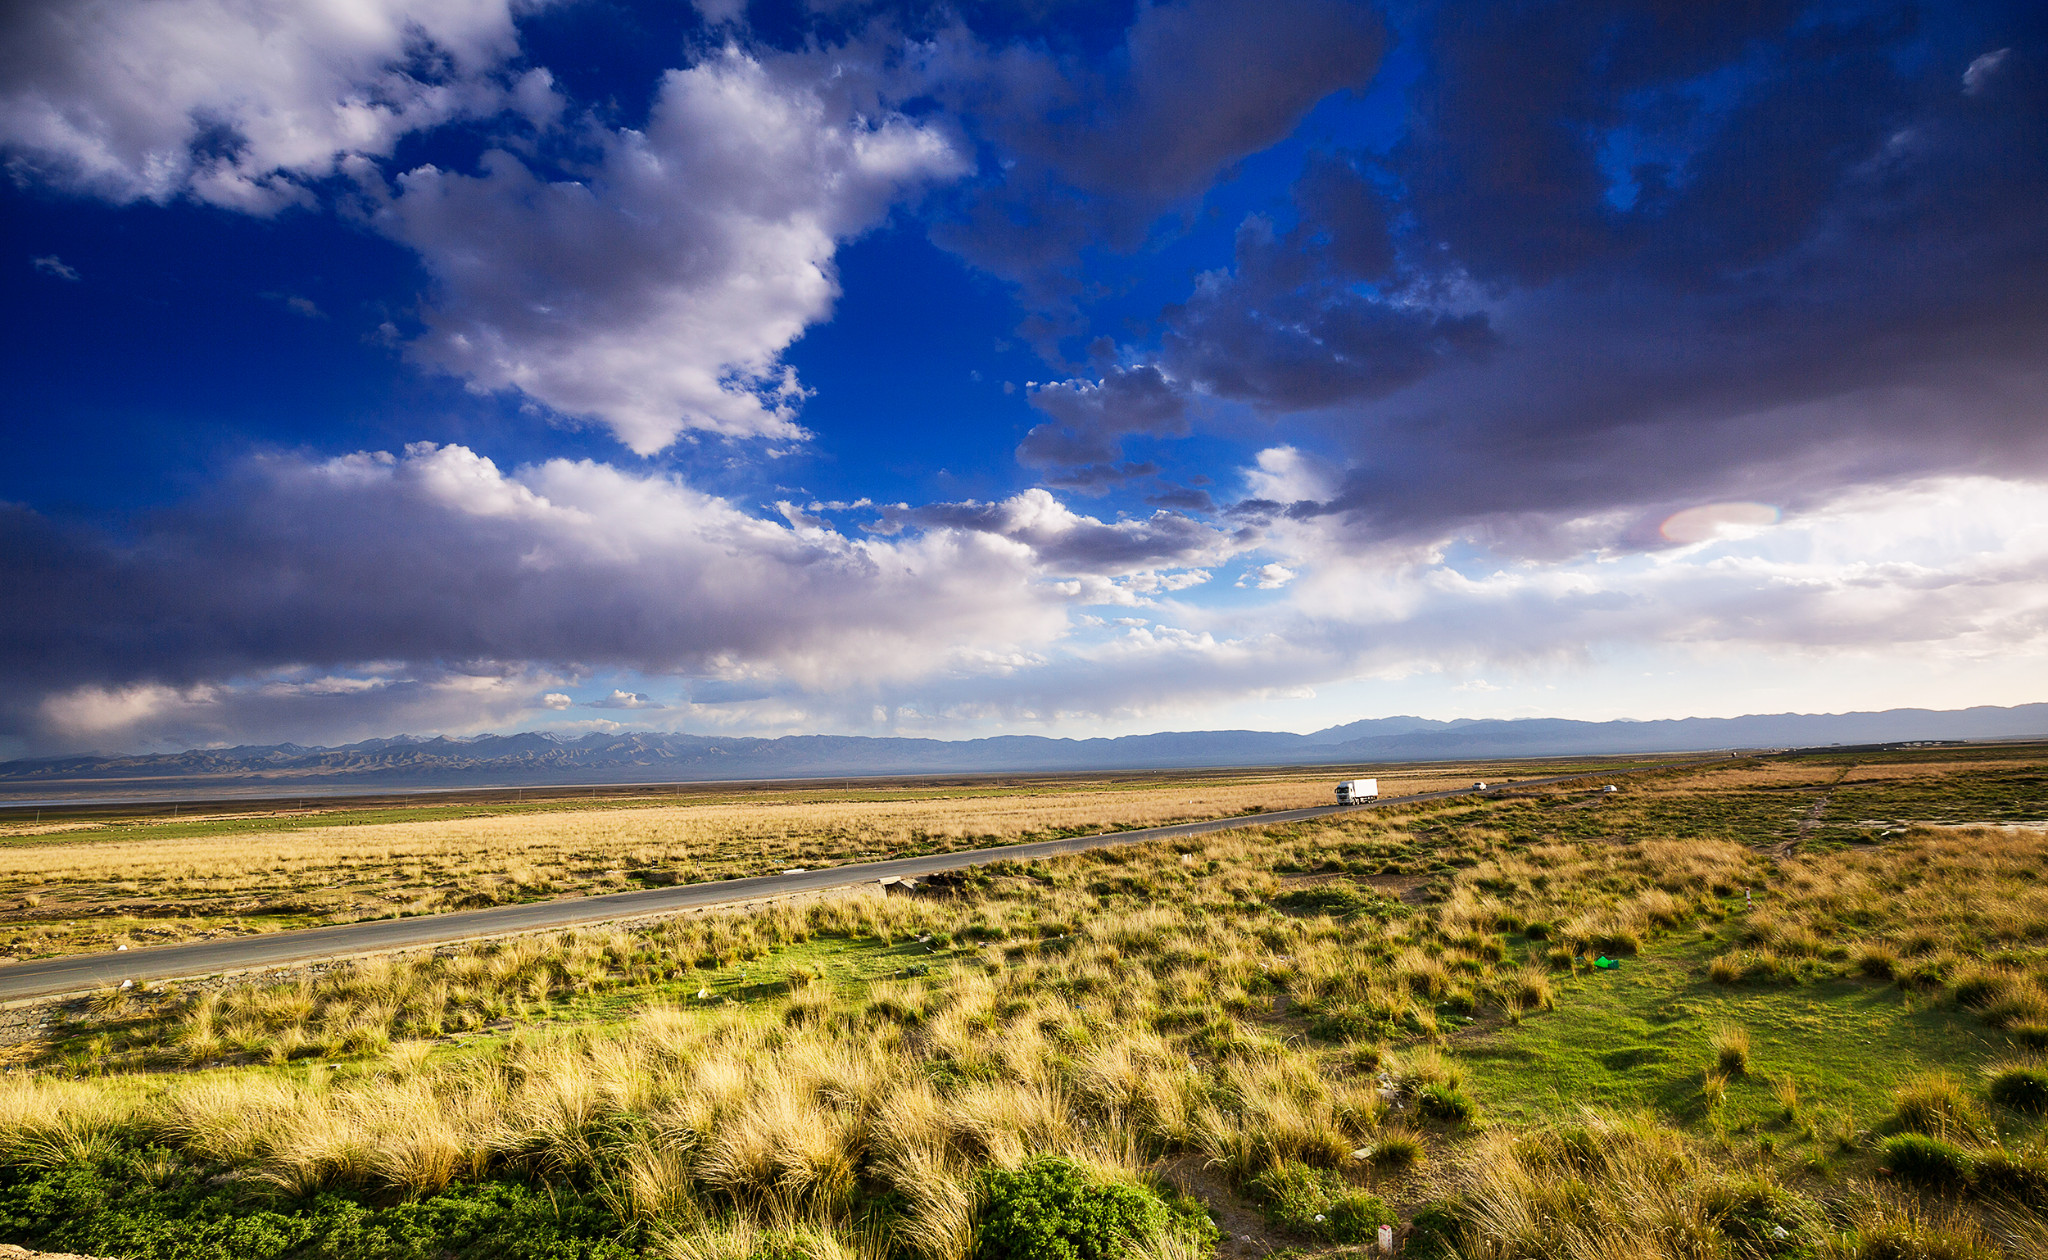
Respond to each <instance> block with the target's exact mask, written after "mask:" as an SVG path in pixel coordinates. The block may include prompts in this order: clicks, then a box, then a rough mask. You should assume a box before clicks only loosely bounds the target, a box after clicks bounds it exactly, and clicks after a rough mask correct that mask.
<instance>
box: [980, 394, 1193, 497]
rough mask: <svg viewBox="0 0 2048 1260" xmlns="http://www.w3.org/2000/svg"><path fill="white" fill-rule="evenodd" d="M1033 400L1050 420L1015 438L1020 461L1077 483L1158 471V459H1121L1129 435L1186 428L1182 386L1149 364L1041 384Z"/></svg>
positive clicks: (1095, 484)
mask: <svg viewBox="0 0 2048 1260" xmlns="http://www.w3.org/2000/svg"><path fill="white" fill-rule="evenodd" d="M1031 405H1032V406H1033V407H1036V408H1037V409H1038V410H1039V411H1042V412H1044V413H1045V414H1046V415H1047V416H1048V417H1050V419H1049V420H1047V422H1046V423H1044V424H1040V425H1036V426H1034V427H1033V428H1032V430H1031V432H1029V433H1027V434H1026V435H1025V436H1024V440H1023V441H1022V442H1021V443H1019V444H1018V446H1017V460H1018V462H1019V463H1021V464H1023V465H1024V466H1025V467H1027V468H1036V469H1039V470H1041V471H1043V472H1044V473H1045V475H1046V478H1047V480H1048V481H1049V482H1050V483H1051V484H1053V485H1062V486H1069V487H1072V488H1075V489H1087V490H1093V489H1097V488H1105V489H1106V488H1108V487H1109V486H1112V485H1115V484H1118V483H1120V482H1123V481H1127V480H1129V479H1130V478H1132V477H1135V476H1145V475H1148V474H1151V473H1155V472H1157V471H1158V470H1159V469H1158V465H1156V464H1150V463H1140V462H1135V461H1125V462H1122V463H1119V462H1118V461H1120V460H1122V459H1123V439H1125V438H1127V437H1133V436H1138V435H1145V436H1151V437H1185V436H1186V435H1187V433H1188V401H1187V397H1186V395H1185V393H1184V392H1183V391H1182V390H1181V389H1180V388H1179V387H1178V386H1176V385H1174V384H1173V383H1172V382H1171V381H1168V380H1167V379H1166V377H1165V376H1163V375H1161V373H1160V371H1159V369H1158V368H1156V367H1153V366H1151V365H1150V364H1139V365H1137V366H1135V367H1128V368H1126V367H1111V368H1109V369H1108V370H1107V371H1105V372H1104V373H1103V374H1102V379H1101V380H1099V381H1088V380H1070V381H1055V382H1051V383H1049V384H1045V385H1041V386H1039V387H1037V388H1036V389H1033V390H1032V391H1031Z"/></svg>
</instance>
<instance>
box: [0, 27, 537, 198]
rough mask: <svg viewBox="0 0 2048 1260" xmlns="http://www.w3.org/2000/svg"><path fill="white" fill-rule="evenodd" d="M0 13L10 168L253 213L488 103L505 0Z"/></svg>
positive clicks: (507, 48)
mask: <svg viewBox="0 0 2048 1260" xmlns="http://www.w3.org/2000/svg"><path fill="white" fill-rule="evenodd" d="M6 12H7V16H6V17H5V18H4V19H0V48H4V49H5V50H6V51H4V52H0V82H4V84H5V87H4V88H0V145H4V146H5V147H6V148H7V149H8V150H10V152H11V154H12V163H11V164H12V165H13V166H14V168H15V170H16V173H17V174H21V173H24V172H27V173H32V174H34V175H37V176H40V177H42V178H43V179H46V180H48V181H50V182H53V183H57V184H59V185H62V186H65V187H68V188H72V189H75V190H78V191H81V192H87V193H90V194H93V195H95V196H100V197H105V198H107V199H109V200H113V201H137V200H149V201H159V202H162V201H169V200H171V199H173V198H175V197H179V196H183V195H188V194H189V195H191V196H194V197H197V198H198V199H200V200H202V201H206V202H210V203H212V204H214V205H218V206H224V207H227V208H229V209H235V210H242V211H248V212H252V213H258V214H270V213H274V212H275V211H277V210H278V209H280V208H282V207H284V206H286V205H290V204H293V203H297V202H305V201H307V200H309V195H308V193H307V191H306V189H305V184H306V182H307V181H310V180H317V179H319V178H322V177H324V176H327V175H330V174H332V173H334V171H335V169H336V163H337V161H338V160H339V159H340V158H341V157H343V156H344V155H347V154H369V155H373V156H380V157H381V156H384V155H387V154H389V153H390V152H391V149H392V146H393V145H394V144H395V143H396V142H397V140H398V138H399V137H401V136H403V135H405V134H406V133H408V132H411V131H416V130H419V129H421V128H424V127H429V126H434V125H437V124H440V123H442V122H446V121H448V120H449V119H451V118H456V117H460V116H462V115H465V114H469V113H474V112H478V111H479V110H491V109H495V108H496V107H497V106H498V104H499V101H500V98H501V95H502V91H501V89H500V88H499V87H497V86H495V85H494V84H493V83H492V82H491V81H490V80H489V78H488V77H487V76H488V74H489V72H491V71H493V70H494V69H496V68H498V67H499V66H501V65H502V64H503V63H504V62H505V61H506V59H508V58H509V57H511V56H512V55H513V54H514V53H515V52H516V51H517V46H518V44H517V36H516V33H515V31H514V28H513V25H512V15H511V11H510V5H509V4H508V0H346V2H344V0H316V2H314V3H306V4H294V5H277V4H269V3H263V2H262V0H25V2H24V3H20V4H12V5H9V6H7V9H6Z"/></svg>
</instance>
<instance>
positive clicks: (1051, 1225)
mask: <svg viewBox="0 0 2048 1260" xmlns="http://www.w3.org/2000/svg"><path fill="white" fill-rule="evenodd" d="M986 1187H987V1198H986V1202H985V1206H984V1207H983V1210H982V1217H981V1224H980V1227H979V1228H978V1229H977V1230H976V1231H975V1236H974V1255H975V1260H1116V1258H1117V1257H1119V1256H1122V1255H1123V1254H1124V1253H1125V1252H1127V1251H1129V1250H1130V1249H1131V1247H1132V1246H1134V1245H1135V1244H1138V1243H1142V1242H1144V1241H1146V1240H1147V1239H1150V1238H1152V1237H1154V1236H1155V1235H1157V1234H1159V1233H1160V1232H1162V1231H1163V1230H1165V1229H1166V1227H1167V1221H1168V1217H1167V1211H1166V1205H1165V1204H1164V1203H1162V1202H1160V1200H1159V1197H1158V1196H1157V1195H1154V1194H1152V1193H1151V1192H1149V1191H1146V1190H1141V1189H1139V1188H1138V1187H1136V1186H1127V1185H1119V1184H1115V1183H1110V1182H1100V1181H1097V1180H1095V1179H1094V1178H1093V1177H1091V1176H1089V1175H1088V1174H1087V1173H1086V1172H1085V1171H1083V1170H1082V1169H1081V1168H1079V1167H1077V1166H1075V1165H1074V1164H1071V1163H1069V1162H1067V1161H1066V1160H1063V1159H1042V1160H1039V1161H1037V1162H1036V1163H1032V1164H1027V1165H1026V1166H1024V1167H1023V1168H1020V1169H1018V1170H1017V1171H1015V1172H1005V1171H1003V1170H1001V1169H996V1170H994V1171H992V1172H990V1173H989V1174H988V1180H987V1183H986Z"/></svg>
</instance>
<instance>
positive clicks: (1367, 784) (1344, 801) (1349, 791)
mask: <svg viewBox="0 0 2048 1260" xmlns="http://www.w3.org/2000/svg"><path fill="white" fill-rule="evenodd" d="M1378 799H1380V781H1379V780H1378V779H1346V780H1344V781H1343V782H1342V783H1339V784H1338V785H1337V803H1338V804H1339V805H1357V804H1359V803H1361V802H1364V801H1376V800H1378Z"/></svg>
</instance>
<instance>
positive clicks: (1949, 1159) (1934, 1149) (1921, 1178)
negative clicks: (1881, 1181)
mask: <svg viewBox="0 0 2048 1260" xmlns="http://www.w3.org/2000/svg"><path fill="white" fill-rule="evenodd" d="M1877 1162H1878V1165H1879V1166H1880V1167H1882V1168H1884V1169H1885V1170H1886V1171H1888V1172H1890V1173H1891V1174H1892V1175H1893V1176H1895V1177H1898V1178H1901V1179H1902V1180H1905V1181H1911V1182H1916V1183H1918V1184H1920V1185H1923V1186H1931V1187H1936V1188H1941V1189H1958V1188H1961V1187H1963V1186H1966V1185H1968V1184H1969V1183H1970V1179H1971V1175H1972V1173H1973V1172H1974V1171H1975V1161H1973V1160H1972V1159H1971V1158H1970V1156H1969V1155H1968V1154H1967V1153H1966V1152H1965V1151H1964V1150H1963V1149H1962V1148H1961V1147H1958V1146H1956V1145H1954V1144H1952V1143H1949V1142H1944V1141H1942V1140H1941V1139H1940V1138H1935V1137H1929V1136H1927V1135H1926V1134H1925V1133H1901V1134H1898V1135H1897V1136H1895V1137H1888V1138H1886V1139H1885V1140H1884V1141H1883V1142H1881V1143H1879V1144H1878V1148H1877Z"/></svg>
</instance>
